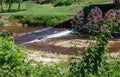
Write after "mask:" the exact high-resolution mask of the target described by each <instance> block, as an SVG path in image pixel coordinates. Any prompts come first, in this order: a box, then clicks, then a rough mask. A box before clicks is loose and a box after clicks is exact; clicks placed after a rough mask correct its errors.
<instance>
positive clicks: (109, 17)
mask: <svg viewBox="0 0 120 77" xmlns="http://www.w3.org/2000/svg"><path fill="white" fill-rule="evenodd" d="M104 19H105V20H106V21H109V22H112V21H114V20H115V19H116V11H115V10H113V9H110V10H108V11H107V12H106V13H105V16H104Z"/></svg>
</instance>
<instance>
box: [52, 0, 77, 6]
mask: <svg viewBox="0 0 120 77" xmlns="http://www.w3.org/2000/svg"><path fill="white" fill-rule="evenodd" d="M74 2H75V0H52V3H53V5H54V6H67V5H71V4H73V3H74Z"/></svg>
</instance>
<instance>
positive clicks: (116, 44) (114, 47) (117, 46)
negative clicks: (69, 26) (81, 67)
mask: <svg viewBox="0 0 120 77" xmlns="http://www.w3.org/2000/svg"><path fill="white" fill-rule="evenodd" d="M3 29H5V30H7V31H9V32H14V33H16V34H17V35H16V36H15V37H14V41H15V44H17V45H20V44H22V43H24V42H28V41H31V40H34V39H36V38H40V39H41V38H43V37H45V36H46V35H49V34H52V33H54V32H60V31H63V30H65V29H63V28H54V29H52V30H50V31H47V32H42V33H37V34H29V35H23V36H21V35H20V34H23V33H26V32H31V31H35V30H39V29H44V27H0V30H3ZM78 38H79V39H81V37H77V36H71V35H69V36H66V37H59V38H54V39H49V40H47V41H46V42H43V43H33V44H27V45H25V46H26V47H27V48H28V49H33V50H42V51H45V52H52V53H60V54H72V53H74V52H73V51H75V49H73V48H71V47H63V46H55V45H54V44H48V43H51V42H54V43H57V42H58V41H67V40H72V39H78ZM76 49H77V50H80V51H84V48H76ZM108 49H109V52H118V51H119V50H120V40H117V41H114V40H113V43H112V44H111V45H110V46H109V47H108Z"/></svg>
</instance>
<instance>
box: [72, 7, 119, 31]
mask: <svg viewBox="0 0 120 77" xmlns="http://www.w3.org/2000/svg"><path fill="white" fill-rule="evenodd" d="M119 24H120V9H118V10H114V9H110V10H108V11H107V12H106V13H105V14H103V12H102V10H101V9H100V8H98V7H95V8H93V9H91V11H90V12H89V13H88V16H85V15H84V12H83V11H82V10H78V8H77V15H75V16H74V18H73V21H72V25H73V27H74V28H75V29H77V31H81V32H87V33H88V32H90V31H92V33H94V32H100V31H101V29H102V28H103V25H109V26H112V25H119Z"/></svg>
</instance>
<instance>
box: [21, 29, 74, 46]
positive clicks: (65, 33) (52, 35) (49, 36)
mask: <svg viewBox="0 0 120 77" xmlns="http://www.w3.org/2000/svg"><path fill="white" fill-rule="evenodd" d="M73 31H74V30H73V29H68V30H64V31H61V32H59V33H55V34H51V35H48V36H46V37H44V38H42V39H39V38H37V39H35V40H32V41H29V42H26V43H23V44H21V45H24V44H29V43H36V42H45V41H47V40H48V39H51V38H55V37H62V36H66V35H68V34H70V33H72V32H73Z"/></svg>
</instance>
